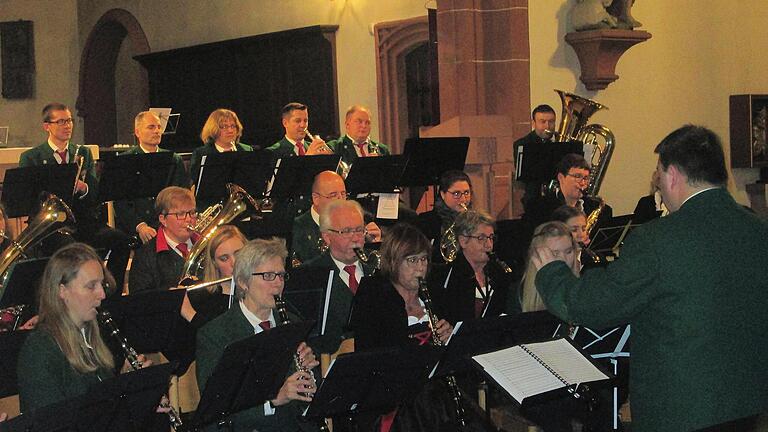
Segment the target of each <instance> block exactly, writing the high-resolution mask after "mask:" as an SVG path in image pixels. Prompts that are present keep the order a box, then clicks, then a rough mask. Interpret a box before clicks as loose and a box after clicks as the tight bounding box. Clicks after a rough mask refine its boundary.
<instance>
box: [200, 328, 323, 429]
mask: <svg viewBox="0 0 768 432" xmlns="http://www.w3.org/2000/svg"><path fill="white" fill-rule="evenodd" d="M314 325H315V323H314V321H307V322H299V323H291V324H285V325H281V326H277V327H273V328H271V329H269V330H266V331H263V332H261V333H259V334H255V335H253V336H249V337H248V338H246V339H243V340H240V341H237V342H234V343H232V344H230V345H228V346H227V348H226V349H225V350H224V353H223V354H222V356H221V359H220V360H219V362H218V364H216V367H215V368H214V370H213V374H212V375H211V376H210V378H208V381H207V382H206V383H205V389H203V391H202V394H201V396H200V403H199V404H198V406H197V411H196V412H195V417H194V419H193V423H194V424H195V425H199V426H204V425H208V424H211V423H214V422H218V421H220V420H223V419H224V418H226V417H227V416H229V415H231V414H235V413H237V412H240V411H243V410H245V409H248V408H252V407H255V406H258V405H259V404H263V403H264V402H266V401H268V400H271V399H272V398H274V397H275V396H276V395H277V393H278V392H279V391H280V387H282V385H283V382H284V381H285V378H286V377H287V376H288V371H289V368H290V367H291V365H292V364H293V356H294V354H295V353H296V347H298V346H299V343H301V341H303V340H305V338H306V336H307V334H308V333H309V330H310V329H311V328H312V327H313V326H314Z"/></svg>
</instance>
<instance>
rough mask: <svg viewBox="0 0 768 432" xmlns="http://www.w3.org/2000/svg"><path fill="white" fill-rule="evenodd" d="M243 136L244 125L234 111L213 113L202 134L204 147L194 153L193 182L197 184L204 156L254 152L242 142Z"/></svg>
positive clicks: (223, 110)
mask: <svg viewBox="0 0 768 432" xmlns="http://www.w3.org/2000/svg"><path fill="white" fill-rule="evenodd" d="M242 136H243V124H242V123H240V119H239V118H238V117H237V114H236V113H235V112H234V111H231V110H228V109H225V108H219V109H217V110H215V111H213V112H212V113H211V114H210V115H209V116H208V120H206V121H205V125H203V130H202V131H201V132H200V139H201V140H202V141H203V145H202V146H200V147H197V148H196V149H195V150H194V151H193V152H192V159H191V163H190V174H191V176H192V182H194V183H196V182H197V179H198V176H199V174H200V164H201V163H202V162H201V161H202V158H203V156H206V155H211V154H216V153H224V152H230V151H253V147H251V146H249V145H247V144H243V143H241V142H240V138H241V137H242Z"/></svg>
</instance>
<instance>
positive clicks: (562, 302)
mask: <svg viewBox="0 0 768 432" xmlns="http://www.w3.org/2000/svg"><path fill="white" fill-rule="evenodd" d="M536 286H537V287H538V289H539V292H540V293H541V295H542V298H543V299H544V301H545V303H546V304H547V308H548V309H549V311H550V312H552V313H554V314H555V315H557V316H558V317H560V318H562V319H564V320H566V321H570V322H575V323H579V324H584V325H586V326H588V327H592V328H605V327H608V326H614V325H617V324H622V323H627V322H628V323H630V324H631V325H632V349H631V351H632V354H631V355H632V357H631V359H630V393H631V395H632V396H631V399H632V420H633V422H632V430H633V431H637V432H651V431H652V432H663V431H687V430H692V429H699V428H703V427H705V426H710V425H716V424H719V423H722V422H725V421H727V420H732V419H736V418H741V417H746V416H749V415H752V414H755V413H759V412H764V411H765V410H766V408H768V385H766V383H768V368H766V365H768V344H766V343H765V335H766V334H768V320H766V319H765V317H764V315H763V314H764V313H765V310H766V308H767V307H768V225H766V223H765V222H763V221H761V220H759V219H758V218H757V216H755V215H754V214H751V213H749V212H748V211H746V210H745V209H744V208H742V207H741V206H740V205H738V204H737V203H736V202H735V201H734V200H733V198H732V197H731V196H730V195H729V194H728V192H727V191H726V190H725V189H713V190H708V191H706V192H702V193H700V194H699V195H696V196H694V197H692V198H690V199H689V200H688V201H687V202H686V203H685V204H683V205H682V206H681V208H680V209H679V210H678V211H677V212H674V213H672V214H670V215H669V216H668V217H665V218H661V219H657V220H655V221H652V222H649V223H647V224H645V225H643V226H641V227H639V228H637V229H636V230H635V232H633V233H632V234H631V235H630V236H629V238H628V239H627V241H626V245H625V246H624V247H623V249H622V251H621V258H620V259H618V260H617V261H616V262H613V263H611V264H610V265H609V266H608V267H607V268H605V269H602V268H596V269H591V270H589V271H587V272H585V273H584V275H583V276H582V277H581V278H580V279H577V278H576V277H574V276H573V274H572V273H571V271H570V270H569V269H568V267H567V266H566V265H565V264H564V263H563V262H560V261H558V262H554V263H551V264H548V265H547V266H545V267H544V268H542V269H541V270H540V271H539V273H538V275H537V277H536Z"/></svg>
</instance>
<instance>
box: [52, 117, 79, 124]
mask: <svg viewBox="0 0 768 432" xmlns="http://www.w3.org/2000/svg"><path fill="white" fill-rule="evenodd" d="M74 122H75V121H74V120H72V117H70V118H66V119H58V120H53V121H47V122H46V123H48V124H55V125H58V126H64V125H68V124H72V123H74Z"/></svg>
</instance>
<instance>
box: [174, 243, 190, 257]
mask: <svg viewBox="0 0 768 432" xmlns="http://www.w3.org/2000/svg"><path fill="white" fill-rule="evenodd" d="M176 250H177V251H179V252H181V256H183V257H184V259H187V257H188V256H189V248H188V247H187V244H186V243H179V244H177V245H176Z"/></svg>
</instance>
